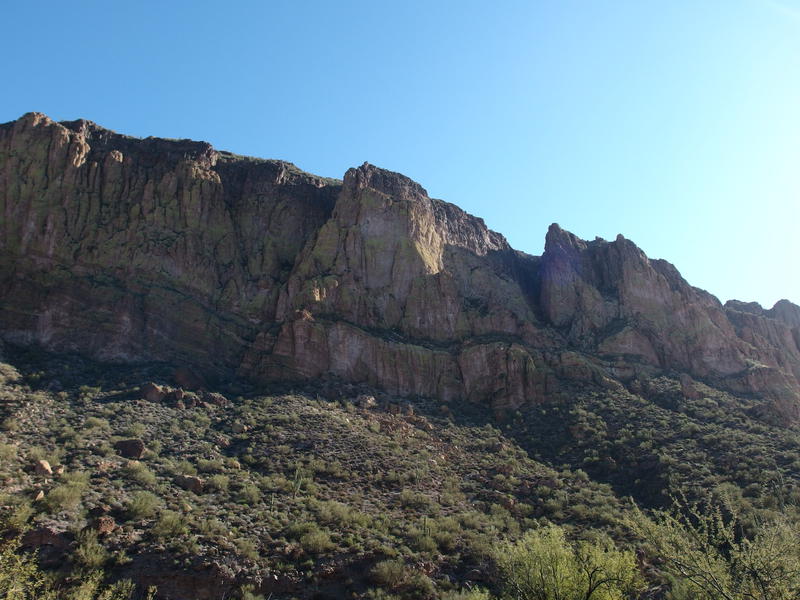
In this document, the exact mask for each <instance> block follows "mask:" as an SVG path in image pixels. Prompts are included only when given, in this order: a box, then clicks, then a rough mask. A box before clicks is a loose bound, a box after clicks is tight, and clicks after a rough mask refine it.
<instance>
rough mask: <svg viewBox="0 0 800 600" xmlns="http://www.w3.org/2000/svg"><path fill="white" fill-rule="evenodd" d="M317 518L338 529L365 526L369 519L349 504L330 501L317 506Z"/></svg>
mask: <svg viewBox="0 0 800 600" xmlns="http://www.w3.org/2000/svg"><path fill="white" fill-rule="evenodd" d="M317 516H318V518H319V520H320V521H322V522H323V523H326V524H328V525H335V526H337V527H347V526H354V525H360V526H365V525H366V524H367V523H368V522H369V517H368V516H367V515H365V514H364V513H362V512H360V511H358V510H356V509H355V508H353V507H352V506H349V505H348V504H344V503H343V502H337V501H335V500H328V501H326V502H320V503H319V504H318V505H317Z"/></svg>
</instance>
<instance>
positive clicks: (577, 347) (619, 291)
mask: <svg viewBox="0 0 800 600" xmlns="http://www.w3.org/2000/svg"><path fill="white" fill-rule="evenodd" d="M0 173H3V174H4V176H3V177H2V178H0V214H2V215H4V219H5V222H6V223H13V224H14V227H11V228H6V230H4V231H2V232H0V233H2V235H0V254H1V255H2V256H3V257H5V258H7V260H4V261H0V281H3V282H5V285H3V286H0V333H3V334H4V335H7V336H10V337H13V338H14V339H16V340H21V341H24V342H25V343H31V344H40V345H42V346H44V347H46V348H48V349H52V350H69V351H75V350H78V351H81V352H85V353H87V354H89V355H91V356H92V357H94V358H97V359H101V360H115V361H143V360H164V361H171V362H175V361H178V362H179V363H180V364H186V365H191V368H189V367H187V369H186V370H187V373H183V374H180V376H179V374H178V373H176V380H177V381H178V384H179V385H181V386H183V387H186V388H187V389H197V388H199V387H203V384H204V382H203V381H202V379H203V378H202V377H199V376H197V373H208V374H209V376H211V375H212V374H213V375H215V376H216V375H217V374H225V375H236V376H240V377H244V378H248V379H250V380H253V381H255V382H257V383H268V382H274V381H277V380H280V381H306V382H309V381H319V380H321V379H328V380H330V381H337V382H343V383H353V384H367V385H369V386H371V387H374V388H380V389H382V390H383V391H385V392H387V393H389V394H392V395H394V396H406V397H411V396H421V397H432V398H438V399H440V400H444V401H453V400H460V401H470V402H476V403H485V404H488V405H490V407H491V409H493V410H494V412H495V414H497V415H498V416H505V415H509V414H513V411H515V410H516V409H517V408H519V407H520V406H522V405H523V404H526V403H537V402H541V401H543V400H545V399H548V398H553V397H554V396H555V395H556V394H557V393H558V391H557V390H558V389H559V379H564V380H572V381H578V382H580V383H581V385H591V386H601V387H603V388H606V389H619V387H618V384H617V382H616V381H615V380H614V378H618V379H622V380H629V379H631V378H637V377H643V376H644V375H646V372H647V369H651V370H657V369H667V370H674V371H679V372H684V373H687V374H688V375H690V376H691V377H692V378H697V379H699V380H702V381H704V382H706V383H709V384H713V385H717V386H720V387H722V388H725V389H728V390H732V391H735V392H743V393H748V394H755V395H758V396H760V397H762V398H766V399H770V400H772V401H773V404H774V406H775V407H776V408H777V409H778V410H779V411H780V412H781V413H782V414H783V415H784V416H786V417H788V418H790V419H797V418H800V344H798V340H800V307H797V306H796V305H793V304H792V303H790V302H787V301H781V302H779V303H777V304H776V305H775V306H774V307H773V308H772V309H768V310H765V309H763V308H761V307H760V306H758V305H756V304H754V303H740V302H739V303H737V302H731V303H728V304H726V305H725V306H723V305H722V304H720V302H719V301H718V300H717V299H716V298H714V297H713V296H712V295H710V294H708V293H706V292H704V291H703V290H700V289H698V288H694V287H692V286H690V285H689V284H688V283H687V282H686V281H685V280H684V279H683V278H682V277H681V276H680V274H679V273H678V272H677V270H676V269H675V268H674V267H673V266H672V265H670V264H669V263H667V262H665V261H663V260H651V259H649V258H648V257H647V256H646V255H645V254H644V253H643V252H642V251H641V250H640V249H639V248H638V247H636V245H635V244H633V243H632V242H630V241H629V240H626V239H625V238H624V237H622V236H618V237H617V239H615V240H613V241H605V240H600V239H597V240H594V241H586V240H582V239H580V238H578V237H577V236H575V235H573V234H571V233H569V232H566V231H564V230H562V229H561V228H560V227H558V225H555V224H554V225H553V226H551V227H550V229H549V231H548V232H547V236H546V244H545V251H544V253H543V255H542V256H541V257H532V256H528V255H525V254H523V253H520V252H516V251H514V250H513V249H512V248H511V247H510V246H509V245H508V243H507V242H506V240H505V239H504V238H503V236H502V235H500V234H498V233H496V232H493V231H491V230H489V229H488V228H487V227H486V225H485V223H484V222H483V221H482V220H481V219H479V218H476V217H473V216H471V215H469V214H467V213H465V212H464V211H462V210H461V209H459V208H458V207H456V206H454V205H452V204H448V203H446V202H442V201H440V200H435V199H432V198H430V197H429V196H428V194H427V192H426V191H425V189H424V188H423V187H422V186H420V185H419V184H418V183H416V182H414V181H412V180H410V179H408V178H407V177H404V176H402V175H400V174H398V173H392V172H390V171H386V170H384V169H380V168H377V167H375V166H373V165H369V164H364V165H362V166H360V167H358V168H353V169H350V170H348V171H347V173H346V174H345V176H344V180H343V181H341V182H339V181H333V180H323V179H321V178H319V177H315V176H313V175H310V174H307V173H302V172H301V171H299V170H298V169H296V168H295V167H293V166H292V165H289V164H288V163H283V162H280V161H253V160H249V159H243V158H240V157H235V156H233V155H230V154H227V153H220V152H217V151H215V150H214V149H213V148H212V147H211V146H210V145H209V144H207V143H204V142H191V141H188V140H178V141H173V140H160V139H156V138H149V139H147V140H134V139H132V138H127V137H125V136H121V135H118V134H116V133H114V132H110V131H107V130H104V129H102V128H101V127H98V126H97V125H95V124H94V123H91V122H88V121H75V122H64V123H56V122H54V121H52V120H51V119H49V118H47V117H46V116H45V115H42V114H39V113H29V114H27V115H24V116H23V117H22V118H20V119H18V120H17V121H15V122H12V123H7V124H3V125H0ZM98 198H103V202H98V201H97V199H98ZM77 207H80V210H77ZM76 214H80V219H78V220H77V221H75V219H74V218H73V217H74V215H76ZM76 228H77V229H76ZM176 232H179V233H176ZM173 234H174V235H175V239H172V236H173ZM165 235H166V236H167V237H168V238H169V240H168V241H165V238H164V236H165ZM53 265H60V266H61V267H62V268H63V272H64V273H75V276H66V277H64V278H63V279H59V281H58V284H57V285H51V283H50V282H51V281H52V278H50V277H48V274H49V273H50V271H51V270H52V266H53ZM109 274H113V276H110V277H109V276H108V275H109ZM106 282H107V283H106ZM97 314H102V315H104V319H103V324H102V326H98V325H97V322H96V315H97ZM131 332H142V333H143V335H132V333H131ZM170 401H171V402H174V403H175V404H176V405H177V403H178V402H183V403H184V405H186V404H187V403H186V401H185V400H184V399H183V398H178V397H176V396H173V397H172V398H171V400H170Z"/></svg>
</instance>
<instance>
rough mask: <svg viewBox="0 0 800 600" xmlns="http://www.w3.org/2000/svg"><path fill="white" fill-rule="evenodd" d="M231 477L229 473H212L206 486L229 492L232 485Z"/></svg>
mask: <svg viewBox="0 0 800 600" xmlns="http://www.w3.org/2000/svg"><path fill="white" fill-rule="evenodd" d="M230 481H231V480H230V478H229V477H228V476H227V475H212V476H211V477H209V478H208V480H207V481H206V486H207V487H208V488H209V489H211V490H216V491H218V492H227V491H228V486H229V485H230Z"/></svg>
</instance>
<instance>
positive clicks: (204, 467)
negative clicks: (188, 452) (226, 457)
mask: <svg viewBox="0 0 800 600" xmlns="http://www.w3.org/2000/svg"><path fill="white" fill-rule="evenodd" d="M224 469H225V463H224V462H223V461H222V459H221V458H216V459H205V458H201V459H200V460H198V461H197V470H198V471H200V472H201V473H219V472H220V471H222V470H224Z"/></svg>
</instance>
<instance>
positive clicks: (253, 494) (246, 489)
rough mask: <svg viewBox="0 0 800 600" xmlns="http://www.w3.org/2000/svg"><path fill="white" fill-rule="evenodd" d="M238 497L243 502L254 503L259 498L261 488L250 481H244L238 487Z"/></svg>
mask: <svg viewBox="0 0 800 600" xmlns="http://www.w3.org/2000/svg"><path fill="white" fill-rule="evenodd" d="M238 499H239V502H242V503H244V504H255V503H256V502H258V501H259V500H261V490H259V489H258V486H255V485H253V484H252V483H246V484H244V485H243V486H242V487H241V488H240V489H239V494H238Z"/></svg>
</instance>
